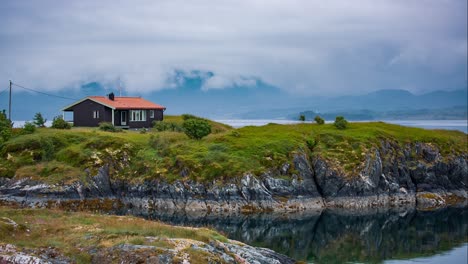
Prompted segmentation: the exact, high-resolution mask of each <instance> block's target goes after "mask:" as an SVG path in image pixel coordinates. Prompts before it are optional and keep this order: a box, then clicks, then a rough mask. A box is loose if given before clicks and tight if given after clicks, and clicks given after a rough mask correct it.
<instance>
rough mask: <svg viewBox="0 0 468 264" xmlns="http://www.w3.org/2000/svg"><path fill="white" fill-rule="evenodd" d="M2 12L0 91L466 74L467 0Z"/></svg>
mask: <svg viewBox="0 0 468 264" xmlns="http://www.w3.org/2000/svg"><path fill="white" fill-rule="evenodd" d="M0 11H1V20H0V21H1V22H0V58H1V64H0V82H1V83H2V84H1V85H0V90H1V89H2V88H5V87H6V86H7V85H8V80H9V79H12V80H13V81H15V82H17V83H20V84H23V85H26V86H28V87H31V88H37V89H45V90H49V91H53V90H58V89H69V88H70V87H79V86H80V85H81V84H84V83H88V82H92V81H98V82H101V83H104V84H107V85H113V84H115V83H116V80H117V79H118V78H120V79H121V82H122V83H123V85H124V86H125V88H126V89H127V91H129V92H132V91H134V92H138V93H142V92H143V93H144V92H152V91H156V90H160V89H174V87H179V86H183V80H180V79H179V80H178V79H177V78H174V74H175V71H179V72H180V71H183V72H186V74H187V75H188V76H190V75H193V74H200V75H202V76H203V78H205V82H204V84H203V87H202V89H204V90H210V89H228V88H230V87H233V86H255V83H256V82H255V80H262V81H263V82H265V83H268V84H271V85H274V86H277V87H279V88H281V89H283V90H285V91H288V92H290V93H292V94H299V95H300V94H307V95H316V94H322V95H337V94H353V93H364V92H368V91H373V90H379V89H406V90H410V91H412V92H416V93H422V92H426V91H432V90H453V89H461V88H466V83H467V1H466V0H353V1H348V0H341V1H338V0H320V1H313V0H304V1H300V0H297V1H294V0H288V1H284V0H281V1H276V0H264V1H263V0H261V1H260V0H246V1H244V0H233V1H227V0H206V1H205V0H201V1H199V0H193V1H182V0H167V1H166V0H148V1H116V0H109V1H94V0H79V1H47V0H41V1H32V0H31V1H17V0H11V1H10V0H2V1H0ZM194 71H197V72H196V73H194ZM208 73H213V75H211V74H208ZM231 89H235V88H231Z"/></svg>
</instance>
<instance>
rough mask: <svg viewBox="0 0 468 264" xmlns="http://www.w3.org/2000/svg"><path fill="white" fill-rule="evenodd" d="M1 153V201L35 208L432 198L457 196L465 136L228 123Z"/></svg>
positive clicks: (76, 139) (53, 133)
mask: <svg viewBox="0 0 468 264" xmlns="http://www.w3.org/2000/svg"><path fill="white" fill-rule="evenodd" d="M1 155H2V156H3V157H4V159H3V160H2V161H1V167H0V175H1V176H2V178H0V179H2V180H0V181H1V182H0V193H1V194H2V199H4V200H15V201H22V202H25V200H28V201H29V202H27V203H35V202H38V201H42V204H43V205H45V204H44V201H45V200H48V199H49V198H51V199H54V198H59V197H60V198H65V199H72V200H73V199H75V200H83V199H85V198H103V197H106V198H109V197H110V198H115V199H120V200H125V203H128V204H134V205H138V206H141V207H142V208H147V209H148V210H153V209H155V208H163V209H165V210H187V209H190V210H195V211H200V210H201V211H224V210H228V211H252V210H267V211H268V210H306V209H310V208H322V207H372V206H388V205H398V204H413V205H414V204H416V202H417V201H418V203H419V204H420V205H426V206H437V205H443V204H447V203H455V202H459V201H463V199H465V198H466V196H467V186H468V183H467V179H466V177H465V176H466V175H467V173H468V166H467V138H466V135H465V134H464V133H461V132H455V131H441V130H424V129H418V128H408V127H402V126H397V125H390V124H385V123H380V122H374V123H352V124H350V126H349V128H348V129H346V130H337V129H336V128H335V127H334V126H332V125H312V124H299V125H277V124H269V125H266V126H263V127H244V128H240V129H231V128H227V127H225V131H219V132H218V133H216V134H211V135H209V136H208V137H207V138H205V139H203V140H190V139H188V138H187V137H186V135H185V134H183V133H177V132H150V133H139V132H135V131H127V132H123V133H109V132H100V131H97V130H93V129H72V130H71V131H59V130H53V129H41V130H39V131H38V132H36V133H35V134H31V135H23V136H17V137H15V138H13V139H11V140H9V141H8V142H6V143H4V144H3V145H2V149H1ZM33 187H34V188H33ZM34 198H37V199H38V200H34Z"/></svg>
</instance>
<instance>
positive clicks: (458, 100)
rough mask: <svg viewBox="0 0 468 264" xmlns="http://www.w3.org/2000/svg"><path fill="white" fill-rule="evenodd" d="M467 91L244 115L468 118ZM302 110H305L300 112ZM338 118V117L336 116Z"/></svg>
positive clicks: (387, 94)
mask: <svg viewBox="0 0 468 264" xmlns="http://www.w3.org/2000/svg"><path fill="white" fill-rule="evenodd" d="M467 96H468V95H467V90H466V89H462V90H456V91H436V92H430V93H426V94H422V95H414V94H412V93H410V92H408V91H405V90H380V91H376V92H372V93H369V94H365V95H359V96H357V95H353V96H340V97H334V98H310V100H309V102H308V103H307V105H301V106H299V105H296V106H295V107H285V108H270V109H262V110H261V111H257V110H253V111H248V112H245V113H243V114H242V115H240V117H241V118H249V119H284V118H287V119H297V118H298V117H299V115H300V113H301V112H303V113H307V112H313V113H314V116H315V114H320V115H326V116H328V115H330V116H331V115H335V116H336V115H344V116H347V117H348V118H351V119H353V120H374V119H381V118H383V117H385V118H389V119H397V118H403V117H405V119H407V118H422V119H431V118H432V117H434V118H436V117H438V118H442V119H450V118H455V119H464V118H466V111H467V110H466V108H467V98H468V97H467ZM298 109H302V110H298ZM333 118H334V117H333Z"/></svg>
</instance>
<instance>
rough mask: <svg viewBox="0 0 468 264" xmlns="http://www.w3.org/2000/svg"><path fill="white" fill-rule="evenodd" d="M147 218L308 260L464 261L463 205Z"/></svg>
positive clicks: (467, 227) (467, 228) (466, 213)
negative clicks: (208, 231) (429, 208)
mask: <svg viewBox="0 0 468 264" xmlns="http://www.w3.org/2000/svg"><path fill="white" fill-rule="evenodd" d="M146 217H148V218H150V219H158V220H162V221H164V222H168V223H171V224H176V225H186V226H207V227H210V228H214V229H216V230H218V231H220V232H222V233H223V234H225V235H226V236H227V237H229V238H230V239H235V240H239V241H242V242H244V243H247V244H249V245H252V246H257V247H265V248H270V249H272V250H275V251H277V252H279V253H282V254H285V255H287V256H290V257H292V258H294V259H296V260H301V261H306V262H311V263H385V262H387V261H388V262H389V263H413V262H420V261H421V260H422V261H423V262H424V263H426V262H430V263H467V253H466V252H467V250H468V238H467V232H468V221H467V217H468V209H467V208H444V209H439V210H436V211H418V210H415V209H404V210H403V209H399V210H374V211H364V212H363V211H343V210H325V211H321V212H320V211H317V212H313V213H308V214H279V215H278V214H259V215H226V216H219V215H217V216H213V215H211V216H210V215H208V216H189V215H146ZM463 253H464V254H463ZM447 261H449V262H447Z"/></svg>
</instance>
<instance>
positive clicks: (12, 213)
mask: <svg viewBox="0 0 468 264" xmlns="http://www.w3.org/2000/svg"><path fill="white" fill-rule="evenodd" d="M6 219H8V220H6ZM10 220H13V221H14V222H15V223H16V224H18V226H17V227H16V228H14V227H13V226H12V225H11V224H9V221H10ZM0 232H1V234H2V235H1V236H0V244H1V243H7V244H13V245H16V246H19V247H26V248H33V249H34V248H41V247H55V248H57V249H58V250H60V251H61V252H63V253H64V254H65V255H68V256H69V257H71V258H75V259H76V260H78V261H79V259H77V258H78V257H79V258H83V259H85V260H89V257H90V256H89V255H87V253H86V252H87V250H88V249H90V248H92V247H94V248H102V247H111V246H115V245H119V244H134V245H152V246H159V247H165V248H168V249H172V248H173V247H174V244H173V243H170V242H169V241H168V240H167V239H191V240H196V241H201V242H205V243H208V242H210V241H214V240H217V241H221V242H226V241H227V239H226V238H225V237H223V236H222V235H220V234H219V233H217V232H215V231H213V230H210V229H207V228H190V227H176V226H170V225H167V224H163V223H160V222H155V221H148V220H144V219H141V218H136V217H129V216H109V215H93V214H89V213H84V212H63V211H58V210H46V209H13V208H9V207H2V206H0ZM147 237H155V238H156V240H154V239H151V240H148V239H147ZM197 254H198V253H197V252H193V255H194V258H196V257H197ZM85 262H87V261H85Z"/></svg>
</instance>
